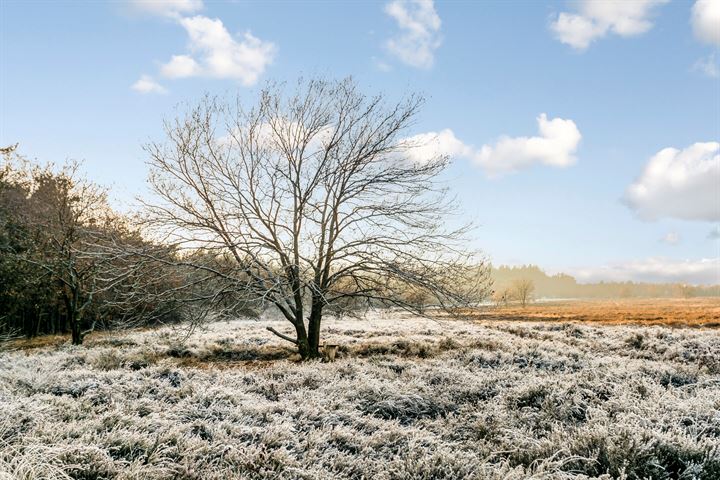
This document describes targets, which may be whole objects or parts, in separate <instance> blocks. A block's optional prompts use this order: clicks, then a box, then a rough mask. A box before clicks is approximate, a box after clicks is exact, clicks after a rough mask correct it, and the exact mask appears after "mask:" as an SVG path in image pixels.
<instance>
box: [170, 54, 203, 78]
mask: <svg viewBox="0 0 720 480" xmlns="http://www.w3.org/2000/svg"><path fill="white" fill-rule="evenodd" d="M201 71H202V69H201V68H200V65H198V63H197V62H196V61H195V59H194V58H192V57H189V56H187V55H173V56H172V58H170V61H169V62H168V63H166V64H164V65H163V66H162V67H160V73H162V75H163V76H165V77H169V78H184V77H192V76H194V75H199V74H200V72H201Z"/></svg>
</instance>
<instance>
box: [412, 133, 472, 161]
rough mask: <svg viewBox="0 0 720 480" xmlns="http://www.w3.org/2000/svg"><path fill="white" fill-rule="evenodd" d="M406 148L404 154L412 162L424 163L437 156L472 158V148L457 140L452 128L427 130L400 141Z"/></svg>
mask: <svg viewBox="0 0 720 480" xmlns="http://www.w3.org/2000/svg"><path fill="white" fill-rule="evenodd" d="M401 144H402V145H403V146H404V147H406V148H407V152H406V155H407V157H408V158H409V159H410V160H412V161H413V162H417V163H424V162H427V161H429V160H432V159H434V158H437V157H439V156H448V157H451V158H472V156H473V155H474V151H473V148H472V147H470V146H468V145H465V144H464V143H463V142H462V141H461V140H459V139H458V138H457V137H456V136H455V134H454V133H453V131H452V130H450V129H449V128H446V129H445V130H441V131H440V132H427V133H421V134H418V135H414V136H412V137H409V138H406V139H404V140H402V141H401Z"/></svg>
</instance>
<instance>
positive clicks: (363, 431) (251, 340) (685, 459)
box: [0, 314, 720, 480]
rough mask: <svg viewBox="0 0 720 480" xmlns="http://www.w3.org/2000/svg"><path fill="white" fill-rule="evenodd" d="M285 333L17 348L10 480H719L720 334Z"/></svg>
mask: <svg viewBox="0 0 720 480" xmlns="http://www.w3.org/2000/svg"><path fill="white" fill-rule="evenodd" d="M267 324H268V323H267V322H263V323H258V322H254V321H242V320H239V321H235V322H229V323H218V324H214V325H212V326H211V327H210V328H209V330H207V331H202V332H195V333H194V334H193V335H192V336H191V337H190V338H189V339H188V340H187V341H186V342H185V343H180V342H179V341H178V339H177V335H176V333H175V332H173V331H171V330H169V329H161V330H156V331H138V332H131V333H127V332H126V333H118V334H95V335H94V337H90V338H89V339H88V345H87V346H82V347H73V346H70V345H68V344H60V345H52V344H51V345H46V346H42V347H40V348H33V349H25V350H14V351H6V352H4V353H0V411H1V414H0V479H2V480H5V479H14V478H19V479H35V478H38V479H39V478H47V479H55V478H75V479H101V478H107V479H111V478H112V479H114V478H118V479H120V478H122V479H126V478H143V479H191V478H197V479H223V480H227V479H233V478H248V479H252V478H268V479H270V478H273V479H275V478H287V479H295V478H298V479H305V478H307V479H314V478H318V479H335V478H352V479H360V478H367V479H431V478H432V479H440V478H447V479H458V478H478V479H485V478H490V479H494V478H497V479H500V478H504V479H525V478H588V477H590V478H597V477H602V478H610V477H612V478H618V477H619V478H653V479H655V478H687V479H691V478H701V479H718V478H720V332H719V331H718V330H712V329H690V328H686V329H670V328H666V327H641V326H591V325H580V324H564V323H538V322H533V323H521V322H520V323H518V322H497V323H482V324H481V323H469V322H464V321H451V320H448V321H441V322H435V321H432V320H424V319H413V318H407V317H403V316H400V315H398V314H392V315H391V314H379V315H376V316H374V317H373V318H371V319H369V320H364V321H359V320H329V321H328V322H326V324H325V327H324V333H325V335H326V338H327V339H328V341H330V342H332V343H339V344H341V345H342V348H341V350H340V352H339V354H338V360H337V361H336V362H334V363H321V362H309V363H297V362H295V361H294V360H293V357H292V355H293V354H292V351H291V350H290V349H289V348H288V345H289V344H286V343H285V342H283V341H282V340H280V339H278V338H276V337H274V336H272V335H271V334H270V333H269V332H267V331H265V330H264V327H265V325H267ZM272 324H273V325H274V326H275V327H276V328H278V329H284V330H285V331H288V330H287V328H285V324H284V323H281V322H276V323H272Z"/></svg>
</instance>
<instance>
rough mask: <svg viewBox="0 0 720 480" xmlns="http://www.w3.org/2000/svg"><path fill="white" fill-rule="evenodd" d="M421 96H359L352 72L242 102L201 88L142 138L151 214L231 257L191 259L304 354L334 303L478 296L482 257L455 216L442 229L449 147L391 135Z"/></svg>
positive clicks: (181, 235) (182, 240)
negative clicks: (159, 136) (157, 133)
mask: <svg viewBox="0 0 720 480" xmlns="http://www.w3.org/2000/svg"><path fill="white" fill-rule="evenodd" d="M422 103H423V100H422V98H419V97H416V96H410V97H409V98H407V99H405V100H403V101H401V102H399V103H388V102H387V101H386V100H385V98H384V97H383V96H382V95H378V96H373V97H368V96H366V95H363V94H362V93H360V92H359V91H358V88H357V87H356V85H355V83H354V82H353V81H352V80H350V79H348V80H343V81H325V80H310V81H301V82H299V85H298V88H297V90H296V91H295V92H293V93H290V94H289V95H286V94H285V93H284V92H283V87H282V86H270V87H268V88H265V89H264V90H263V91H262V92H261V94H260V97H259V101H258V103H257V105H255V106H254V107H252V108H249V109H245V108H243V106H242V104H241V102H240V101H237V102H229V103H222V102H220V101H217V100H214V99H211V98H205V99H204V100H203V101H201V102H200V104H199V105H198V106H197V107H195V108H192V109H191V110H190V111H189V113H188V114H187V115H186V116H185V117H183V118H178V119H176V120H175V121H171V122H167V123H166V125H165V127H166V134H167V142H166V143H153V144H150V145H148V146H147V151H148V152H149V155H150V166H151V177H150V184H151V186H152V188H153V190H154V193H155V195H156V198H158V199H159V201H158V202H154V203H153V204H151V205H148V209H149V214H150V215H149V216H150V218H151V220H152V223H153V225H154V226H156V227H157V228H158V229H159V230H160V231H163V232H164V233H165V234H167V238H168V239H170V240H171V241H172V242H173V243H175V244H177V245H179V246H183V247H185V248H187V249H188V250H191V251H198V250H202V251H205V252H208V253H213V254H216V255H218V256H220V257H222V258H224V259H227V260H228V261H232V262H233V265H234V268H233V269H232V270H223V271H215V270H214V269H213V268H212V267H208V266H207V265H205V266H203V265H199V266H198V268H200V269H203V270H204V271H206V272H208V273H214V274H216V278H217V279H219V281H218V283H217V285H218V292H219V293H222V295H220V296H219V297H223V298H226V297H227V295H225V294H226V293H227V292H232V291H235V292H237V294H238V295H239V296H241V297H244V298H249V299H251V300H252V301H255V302H264V303H268V304H270V305H273V306H274V307H276V308H277V309H278V310H279V311H280V312H281V314H282V315H283V316H284V317H285V318H286V319H287V320H288V322H289V323H290V324H292V326H293V327H294V330H295V332H294V335H291V336H289V335H285V334H282V333H280V332H275V331H273V332H274V333H276V334H278V335H280V336H282V337H283V338H284V339H286V340H289V341H291V342H293V343H294V344H296V345H297V347H298V350H299V352H300V354H301V356H302V357H303V358H310V357H317V356H319V355H320V353H319V350H318V348H319V346H320V328H321V321H322V318H323V313H324V312H325V311H326V310H332V309H333V307H335V306H341V305H342V306H349V307H353V308H358V307H359V306H360V305H365V306H372V305H378V306H380V305H394V306H398V307H401V308H405V309H408V310H412V311H419V310H421V308H422V305H419V304H418V302H416V300H417V299H418V298H419V299H422V302H423V303H424V302H425V300H424V299H425V298H426V296H425V295H422V296H420V295H410V296H408V295H404V293H405V292H419V291H423V292H426V293H427V295H429V296H430V297H431V298H432V299H433V302H434V303H436V304H438V305H440V306H441V307H446V308H449V307H453V306H458V305H464V304H467V303H469V302H471V301H477V299H478V298H482V297H483V296H485V295H486V294H487V288H488V284H489V283H488V275H487V268H484V263H483V260H482V258H479V257H478V256H476V255H475V254H473V253H472V252H469V251H466V250H464V248H463V245H464V243H465V242H464V241H463V238H464V234H465V232H466V231H467V229H466V228H459V229H455V230H447V229H445V228H443V226H444V225H446V224H447V222H446V220H447V217H448V216H449V215H451V214H452V213H453V205H452V204H451V203H449V202H448V201H447V199H446V196H445V188H444V187H443V186H441V185H440V184H439V183H438V180H437V179H438V175H439V174H440V173H441V172H442V171H443V170H444V169H445V167H446V166H447V165H448V159H447V158H445V157H436V158H431V159H428V160H427V161H423V162H417V161H414V160H412V159H411V158H410V155H409V154H408V153H409V149H411V148H413V147H414V146H413V145H410V144H409V143H408V142H407V141H404V140H403V138H402V134H403V133H404V132H405V131H406V129H407V127H408V126H410V125H411V124H412V122H413V121H414V119H415V117H416V115H417V113H418V111H419V109H420V107H421V105H422ZM246 295H247V297H245V296H246Z"/></svg>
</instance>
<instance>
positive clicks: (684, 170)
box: [624, 142, 720, 221]
mask: <svg viewBox="0 0 720 480" xmlns="http://www.w3.org/2000/svg"><path fill="white" fill-rule="evenodd" d="M624 202H625V203H626V204H627V205H628V206H629V207H630V208H632V209H634V210H635V211H636V212H637V213H638V214H639V215H640V216H641V217H642V218H646V219H656V218H660V217H674V218H680V219H685V220H707V221H718V220H720V143H718V142H707V143H695V144H693V145H691V146H689V147H688V148H686V149H684V150H678V149H676V148H664V149H662V150H660V151H659V152H658V153H656V154H655V155H654V156H653V157H652V158H651V159H650V160H649V161H648V163H647V165H646V166H645V170H644V171H643V173H642V175H640V178H638V180H637V181H636V182H635V183H633V184H632V185H630V187H628V189H627V191H626V193H625V197H624Z"/></svg>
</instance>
